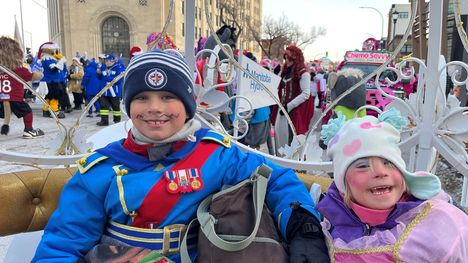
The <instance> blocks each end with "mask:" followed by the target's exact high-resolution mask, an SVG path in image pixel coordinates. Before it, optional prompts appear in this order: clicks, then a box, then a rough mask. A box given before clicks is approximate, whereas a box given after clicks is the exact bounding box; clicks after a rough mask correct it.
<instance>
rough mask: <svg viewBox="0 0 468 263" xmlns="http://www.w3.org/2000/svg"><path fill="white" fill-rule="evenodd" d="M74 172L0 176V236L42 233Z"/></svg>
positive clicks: (57, 171) (44, 171)
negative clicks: (39, 231) (31, 232)
mask: <svg viewBox="0 0 468 263" xmlns="http://www.w3.org/2000/svg"><path fill="white" fill-rule="evenodd" d="M75 171H76V168H61V169H41V170H29V171H21V172H14V173H6V174H0V200H1V203H2V205H1V206H0V236H6V235H11V234H16V233H20V232H30V231H37V230H42V229H44V227H45V225H46V224H47V220H49V217H50V215H51V214H52V212H53V211H54V210H55V208H57V205H58V200H59V197H60V193H61V191H62V188H63V186H64V185H65V183H66V182H67V181H68V180H69V179H70V178H71V176H72V175H73V174H74V173H75Z"/></svg>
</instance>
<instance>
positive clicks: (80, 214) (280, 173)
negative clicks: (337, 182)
mask: <svg viewBox="0 0 468 263" xmlns="http://www.w3.org/2000/svg"><path fill="white" fill-rule="evenodd" d="M195 136H196V137H197V140H196V141H195V142H187V143H186V144H185V145H184V146H183V147H182V148H181V149H180V150H178V151H176V152H173V153H172V154H170V155H169V156H168V157H167V158H165V159H163V160H162V161H159V162H152V161H150V160H149V159H147V158H145V157H142V156H140V155H137V154H135V153H132V152H130V151H128V150H126V149H125V148H123V146H122V141H117V142H114V143H111V144H109V145H108V146H106V147H104V148H102V149H99V150H98V151H97V153H94V154H92V155H91V156H89V157H88V158H87V161H86V163H87V164H86V165H85V166H80V165H79V168H80V171H78V172H77V173H76V174H75V175H74V176H73V177H72V178H71V179H70V181H69V182H68V183H67V185H66V186H65V187H64V189H63V192H62V196H61V198H60V203H59V206H58V208H57V210H56V211H55V212H54V213H53V215H52V216H51V218H50V219H49V222H48V224H47V226H46V228H45V232H44V235H43V237H42V240H41V242H40V244H39V246H38V248H37V251H36V255H35V257H34V259H33V260H32V262H76V261H77V259H79V258H81V257H83V256H84V255H85V254H86V253H87V252H88V251H89V250H90V249H91V248H92V247H93V246H94V245H96V244H97V243H99V240H100V238H101V236H102V234H103V233H104V230H105V228H106V224H107V222H108V220H112V221H114V222H117V223H120V224H123V225H131V224H132V219H131V217H130V216H129V215H127V214H126V213H125V212H124V209H123V207H122V202H121V200H120V199H119V196H124V197H123V198H124V200H125V201H124V203H126V209H127V211H135V210H137V209H138V208H139V207H140V205H141V203H142V201H143V200H144V198H145V196H146V195H147V193H148V192H149V191H150V189H151V188H152V187H153V185H154V184H156V183H157V182H158V180H160V179H161V178H162V177H163V174H164V171H166V170H168V169H170V168H171V167H172V166H173V165H174V164H175V163H177V162H178V161H179V160H181V159H183V158H184V157H185V156H187V155H189V154H191V153H192V152H193V150H194V149H195V148H196V147H197V146H198V144H199V143H200V142H201V141H207V142H209V143H217V144H221V146H220V147H218V148H217V149H216V150H215V151H214V152H213V153H212V154H211V155H210V156H209V157H208V159H207V160H206V162H205V163H204V165H203V166H202V167H201V169H200V173H201V178H202V180H203V182H204V186H203V188H202V189H201V190H200V191H193V192H190V193H185V194H183V196H182V197H181V198H180V199H179V200H178V202H177V204H176V205H175V206H174V207H173V208H172V209H171V210H170V212H169V213H168V215H167V216H166V218H165V219H164V220H163V221H162V222H161V223H160V225H159V226H158V227H159V228H162V227H164V226H167V225H171V224H185V225H187V224H188V223H189V222H190V221H191V220H192V219H194V218H195V217H196V210H197V207H198V205H199V204H200V202H201V201H202V200H203V199H204V198H205V197H207V196H208V195H210V194H212V193H216V192H218V191H220V190H221V189H222V187H223V186H226V185H235V184H237V183H238V182H240V181H242V180H244V179H247V178H248V177H249V176H250V175H251V174H252V172H253V171H254V170H255V169H256V168H257V167H258V166H259V165H261V164H262V163H266V164H267V165H268V166H270V167H271V168H272V169H273V173H272V175H271V177H270V179H269V181H268V189H267V196H266V201H267V204H268V207H269V208H270V209H271V211H272V214H273V216H274V218H275V220H276V222H277V223H278V226H279V229H280V231H281V234H282V236H283V237H286V228H287V223H288V220H289V217H290V215H291V212H292V210H291V208H290V203H291V202H301V203H302V206H303V207H304V208H305V209H307V210H308V211H310V212H311V213H312V214H314V215H315V216H316V217H317V218H318V217H319V215H318V213H317V212H316V211H315V209H314V206H315V204H314V202H313V201H312V199H311V197H310V195H309V193H308V191H307V190H306V188H305V186H304V184H303V183H302V182H300V181H299V179H298V178H297V176H296V175H295V173H294V172H293V171H292V170H291V169H286V168H282V167H279V166H277V165H275V164H273V163H271V162H269V161H267V160H266V159H265V158H264V157H262V156H259V155H256V154H249V153H243V152H241V151H240V150H239V148H237V147H236V146H234V145H230V142H229V140H228V138H224V136H223V135H221V134H219V133H216V132H213V131H208V130H206V129H201V130H199V131H197V132H196V134H195ZM119 165H122V166H120V167H119V168H118V169H123V168H125V169H126V170H128V174H126V175H125V176H120V178H122V179H121V181H120V182H121V183H119V182H118V181H117V179H116V178H117V176H116V169H117V168H116V167H118V166H119ZM161 165H163V167H164V168H162V169H161V170H158V169H155V167H160V166H161ZM162 180H164V178H162ZM119 185H120V190H121V191H119ZM121 193H124V195H121ZM154 206H155V209H157V206H158V204H157V203H156V202H155V204H154ZM170 258H171V259H172V260H174V261H176V262H180V258H179V254H175V255H172V256H170Z"/></svg>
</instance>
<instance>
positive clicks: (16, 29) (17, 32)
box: [15, 16, 24, 51]
mask: <svg viewBox="0 0 468 263" xmlns="http://www.w3.org/2000/svg"><path fill="white" fill-rule="evenodd" d="M15 40H16V41H18V43H19V44H20V47H21V50H23V51H24V46H23V38H22V37H21V32H20V30H19V26H18V22H17V21H16V16H15Z"/></svg>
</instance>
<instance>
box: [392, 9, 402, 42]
mask: <svg viewBox="0 0 468 263" xmlns="http://www.w3.org/2000/svg"><path fill="white" fill-rule="evenodd" d="M399 14H400V13H398V11H396V10H393V12H392V19H393V36H392V46H393V47H395V35H396V22H397V20H398V16H399ZM394 49H395V48H394Z"/></svg>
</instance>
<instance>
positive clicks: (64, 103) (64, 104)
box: [59, 82, 71, 110]
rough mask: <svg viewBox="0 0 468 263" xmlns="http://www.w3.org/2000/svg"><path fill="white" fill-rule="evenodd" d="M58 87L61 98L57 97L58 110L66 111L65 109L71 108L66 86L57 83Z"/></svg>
mask: <svg viewBox="0 0 468 263" xmlns="http://www.w3.org/2000/svg"><path fill="white" fill-rule="evenodd" d="M59 87H60V90H61V92H60V93H61V96H60V97H59V108H60V109H61V110H66V109H69V108H71V104H70V97H69V96H68V92H67V86H66V85H65V83H63V82H61V83H59Z"/></svg>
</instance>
